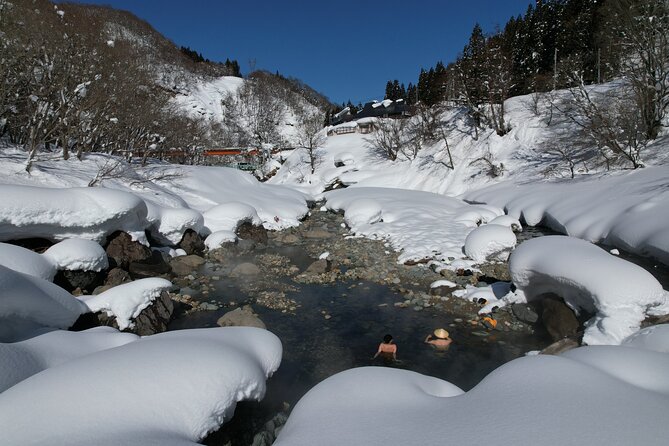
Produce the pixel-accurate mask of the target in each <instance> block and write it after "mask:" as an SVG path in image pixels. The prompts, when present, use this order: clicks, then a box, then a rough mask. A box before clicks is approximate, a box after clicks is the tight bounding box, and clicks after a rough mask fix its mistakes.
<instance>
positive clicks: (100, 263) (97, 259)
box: [44, 238, 109, 271]
mask: <svg viewBox="0 0 669 446" xmlns="http://www.w3.org/2000/svg"><path fill="white" fill-rule="evenodd" d="M44 257H46V258H47V259H49V260H50V261H51V262H53V263H54V264H55V265H56V267H57V268H58V269H59V270H69V271H102V270H103V269H106V268H108V267H109V261H108V260H107V253H106V252H105V250H104V249H103V248H102V246H100V245H99V244H98V243H96V242H94V241H92V240H85V239H80V238H71V239H67V240H63V241H62V242H60V243H56V244H55V245H53V246H52V247H50V248H49V249H47V250H46V251H45V252H44Z"/></svg>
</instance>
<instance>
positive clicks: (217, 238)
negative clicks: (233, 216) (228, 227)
mask: <svg viewBox="0 0 669 446" xmlns="http://www.w3.org/2000/svg"><path fill="white" fill-rule="evenodd" d="M236 240H237V235H236V234H235V233H234V232H232V231H216V232H213V233H211V234H209V236H207V238H206V239H205V241H204V244H205V246H206V247H207V249H209V250H212V249H217V248H220V247H221V246H222V245H223V244H224V243H231V242H232V243H234V242H235V241H236Z"/></svg>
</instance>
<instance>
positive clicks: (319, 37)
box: [84, 0, 534, 103]
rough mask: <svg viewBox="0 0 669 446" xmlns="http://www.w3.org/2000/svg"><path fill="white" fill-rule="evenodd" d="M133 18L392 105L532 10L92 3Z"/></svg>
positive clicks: (515, 6)
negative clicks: (388, 96)
mask: <svg viewBox="0 0 669 446" xmlns="http://www.w3.org/2000/svg"><path fill="white" fill-rule="evenodd" d="M84 3H97V4H105V5H110V6H113V7H115V8H120V9H125V10H128V11H132V12H133V13H135V14H136V15H137V16H139V17H141V18H142V19H144V20H146V21H148V22H149V23H150V24H151V25H153V27H154V28H156V29H157V30H158V31H160V32H161V33H162V34H164V35H165V36H167V37H168V38H169V39H171V40H172V41H174V42H175V43H176V44H177V45H183V46H189V47H191V48H193V49H195V50H196V51H199V52H201V53H202V55H203V56H204V57H206V58H208V59H212V60H223V61H224V60H225V59H226V58H230V59H236V60H237V61H238V62H239V64H240V66H241V68H242V72H243V73H246V72H248V71H249V66H250V65H249V61H251V60H255V67H256V68H257V69H260V68H262V69H267V70H269V71H272V72H274V71H277V70H278V71H279V72H280V73H281V74H283V75H286V76H293V77H297V78H299V79H302V80H303V81H305V82H306V83H307V84H308V85H310V86H312V87H313V88H315V89H316V90H318V91H320V92H321V93H323V94H325V95H326V96H328V97H329V98H330V99H331V100H332V101H335V102H337V103H341V102H342V101H346V100H348V99H351V100H352V101H353V102H356V103H357V102H358V101H360V102H365V101H367V100H371V99H383V93H384V89H385V84H386V81H388V80H389V79H399V80H400V82H403V83H405V84H408V83H409V82H414V83H415V82H416V79H417V78H418V73H419V71H420V68H421V67H425V68H429V67H430V66H433V65H434V64H435V63H436V62H437V61H438V60H443V61H444V62H445V63H448V62H449V61H452V60H454V59H455V57H457V55H458V53H459V52H460V51H461V50H462V47H463V46H464V44H465V43H466V41H467V39H468V38H469V34H470V32H471V29H472V27H473V26H474V23H476V22H479V23H480V24H481V26H482V27H483V29H484V30H485V31H486V32H491V31H493V30H494V29H495V27H496V26H503V25H504V23H506V21H507V20H508V19H509V17H511V16H514V15H518V14H522V13H524V12H525V10H526V9H527V5H528V4H530V3H534V1H533V0H433V1H430V0H414V1H411V2H409V1H397V0H383V1H377V0H358V1H350V0H339V1H337V0H330V1H320V0H294V1H289V0H283V1H281V0H274V1H272V0H239V1H228V0H221V1H215V0H211V1H206V0H190V1H187V2H186V1H183V0H181V1H178V0H134V1H133V0H99V1H98V0H88V1H85V2H84Z"/></svg>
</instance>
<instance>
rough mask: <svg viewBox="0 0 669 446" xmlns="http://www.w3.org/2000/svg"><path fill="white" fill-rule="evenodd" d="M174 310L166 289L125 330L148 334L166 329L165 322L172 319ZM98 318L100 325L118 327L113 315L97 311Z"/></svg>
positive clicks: (167, 322)
mask: <svg viewBox="0 0 669 446" xmlns="http://www.w3.org/2000/svg"><path fill="white" fill-rule="evenodd" d="M173 312H174V304H173V302H172V299H171V298H170V294H169V293H168V292H167V291H163V292H162V293H160V296H159V297H158V298H156V300H154V301H153V302H151V305H149V306H148V307H146V308H145V309H143V310H142V312H141V313H139V316H137V317H136V318H135V320H134V321H133V322H134V326H133V327H132V328H129V329H126V330H125V331H128V332H131V333H135V334H136V335H139V336H149V335H152V334H156V333H161V332H163V331H166V330H167V324H169V322H170V320H171V319H172V313H173ZM97 316H98V319H99V321H100V323H101V324H102V325H108V326H111V327H115V328H118V325H117V324H116V318H115V317H114V316H111V317H110V316H107V315H106V314H105V313H98V314H97Z"/></svg>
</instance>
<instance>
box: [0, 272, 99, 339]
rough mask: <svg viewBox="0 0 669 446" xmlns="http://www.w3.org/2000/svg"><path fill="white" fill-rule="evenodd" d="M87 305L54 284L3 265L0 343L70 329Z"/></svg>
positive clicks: (0, 276)
mask: <svg viewBox="0 0 669 446" xmlns="http://www.w3.org/2000/svg"><path fill="white" fill-rule="evenodd" d="M87 311H88V309H87V308H86V306H85V305H84V304H82V303H81V302H80V301H78V300H77V299H76V298H75V297H74V296H72V295H71V294H70V293H68V292H67V291H65V290H64V289H62V288H61V287H59V286H57V285H54V284H53V283H51V282H49V281H46V280H43V279H40V278H37V277H33V276H29V275H27V274H23V273H19V272H16V271H14V270H12V269H9V268H7V267H5V266H1V265H0V342H13V341H16V340H20V339H23V338H26V337H29V336H30V335H32V334H33V333H35V331H37V330H40V329H43V328H45V327H48V328H69V327H70V326H72V324H73V323H74V322H75V321H76V320H77V318H78V317H79V315H81V314H82V313H85V312H87Z"/></svg>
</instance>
